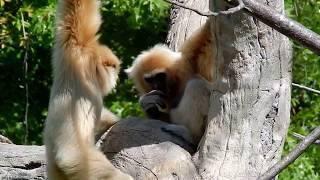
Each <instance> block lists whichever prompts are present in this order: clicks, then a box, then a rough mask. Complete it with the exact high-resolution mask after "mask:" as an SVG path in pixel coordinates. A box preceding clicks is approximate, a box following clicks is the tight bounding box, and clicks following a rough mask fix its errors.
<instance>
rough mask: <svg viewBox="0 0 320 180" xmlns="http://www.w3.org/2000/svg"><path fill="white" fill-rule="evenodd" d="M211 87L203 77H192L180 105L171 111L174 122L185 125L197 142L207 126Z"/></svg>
mask: <svg viewBox="0 0 320 180" xmlns="http://www.w3.org/2000/svg"><path fill="white" fill-rule="evenodd" d="M210 89H211V85H210V83H209V82H208V81H206V80H204V79H203V78H200V77H195V78H192V79H190V80H189V81H188V82H187V85H186V88H185V90H184V94H183V96H182V98H181V101H180V102H179V104H178V106H177V107H176V108H174V109H171V111H170V119H171V121H172V123H174V124H180V125H183V126H185V127H186V128H187V129H188V130H189V131H190V133H191V135H192V137H193V138H194V141H195V142H199V141H200V139H201V137H202V135H203V133H204V130H205V128H206V120H207V115H208V111H209V103H210Z"/></svg>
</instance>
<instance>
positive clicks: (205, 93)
mask: <svg viewBox="0 0 320 180" xmlns="http://www.w3.org/2000/svg"><path fill="white" fill-rule="evenodd" d="M213 63H214V61H213V47H212V35H211V32H210V22H209V21H208V22H207V23H206V24H205V25H204V26H203V27H201V28H200V29H199V30H198V31H196V32H195V33H193V35H192V36H191V37H190V38H188V39H187V40H186V42H184V44H183V45H182V47H181V50H180V52H174V51H172V50H170V49H169V48H168V47H167V46H165V45H156V46H155V47H153V48H151V49H150V50H148V51H146V52H143V53H142V54H141V55H139V56H138V57H137V58H136V60H135V61H134V62H133V65H132V67H130V68H129V69H127V70H126V72H127V73H128V75H129V77H130V78H132V79H133V81H134V84H135V86H136V88H137V89H138V91H139V92H140V94H142V95H144V94H146V93H148V92H150V91H151V90H152V87H151V86H150V84H148V83H147V82H146V81H145V79H144V77H146V75H148V74H154V73H155V74H156V73H158V72H165V73H166V75H167V82H166V84H167V92H166V93H167V94H166V95H167V99H166V101H167V104H168V105H169V114H170V121H171V122H172V123H175V124H182V125H184V126H186V127H187V128H188V129H189V130H190V131H191V133H192V135H193V136H194V137H195V140H196V141H198V140H199V139H200V137H201V136H202V133H203V129H204V128H203V126H204V120H205V118H206V116H207V112H208V106H209V93H210V87H211V85H210V82H212V81H213V71H214V70H213V67H214V65H213ZM182 94H183V96H182V98H181V100H180V101H179V104H178V106H177V107H175V105H174V104H175V103H176V102H175V101H176V100H175V99H177V97H179V96H181V95H182Z"/></svg>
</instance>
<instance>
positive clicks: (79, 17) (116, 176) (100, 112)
mask: <svg viewBox="0 0 320 180" xmlns="http://www.w3.org/2000/svg"><path fill="white" fill-rule="evenodd" d="M99 7H100V3H99V2H98V1H97V0H59V1H58V9H57V14H56V24H55V25H56V27H55V42H54V47H53V57H52V66H53V85H52V88H51V95H50V101H49V109H48V116H47V119H46V124H45V130H44V142H45V146H46V156H47V173H48V178H49V179H50V180H52V179H53V180H65V179H68V180H72V179H74V180H91V179H92V180H98V179H104V180H132V179H133V178H132V177H131V176H129V175H127V174H125V173H123V172H121V171H120V170H118V169H116V168H115V167H114V166H113V165H112V164H111V163H110V161H109V160H108V159H107V158H106V157H105V155H104V154H103V153H102V152H100V151H99V150H97V149H96V147H95V146H94V141H95V140H94V133H95V132H94V131H95V130H97V129H101V127H103V128H105V127H109V126H110V125H111V124H113V123H115V122H116V120H117V117H116V116H115V115H113V114H112V113H111V112H109V111H108V110H107V109H103V97H104V96H105V95H107V94H108V93H109V92H110V91H111V90H112V89H113V88H114V87H115V85H116V81H117V78H118V72H119V65H120V61H119V60H118V58H117V57H116V56H115V55H114V54H113V53H112V51H111V50H110V49H109V48H108V47H106V46H104V45H102V44H100V43H99V41H98V39H99V37H98V36H97V35H96V33H97V31H98V30H99V28H100V24H101V17H100V13H99ZM98 126H99V127H98Z"/></svg>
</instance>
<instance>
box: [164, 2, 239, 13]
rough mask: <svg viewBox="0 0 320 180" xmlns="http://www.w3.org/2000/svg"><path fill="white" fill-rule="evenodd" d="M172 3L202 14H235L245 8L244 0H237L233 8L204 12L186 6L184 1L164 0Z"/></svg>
mask: <svg viewBox="0 0 320 180" xmlns="http://www.w3.org/2000/svg"><path fill="white" fill-rule="evenodd" d="M164 1H166V2H168V3H170V4H173V5H176V6H179V7H182V8H184V9H188V10H191V11H193V12H195V13H197V14H199V15H200V16H218V15H227V14H233V13H236V12H238V11H240V10H241V9H243V8H244V4H243V2H242V0H237V1H238V5H237V6H235V7H233V8H230V9H228V10H226V11H219V12H212V11H207V12H203V11H200V10H198V9H195V8H192V7H189V6H186V5H184V4H183V3H179V2H177V1H172V0H164Z"/></svg>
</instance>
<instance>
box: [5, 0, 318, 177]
mask: <svg viewBox="0 0 320 180" xmlns="http://www.w3.org/2000/svg"><path fill="white" fill-rule="evenodd" d="M55 4H56V0H24V1H17V0H0V27H1V28H0V48H1V51H0V72H1V74H0V89H1V96H0V102H1V103H0V134H3V135H5V136H7V137H9V138H10V139H11V140H13V141H14V142H15V143H17V144H42V129H43V123H44V120H45V118H46V115H47V106H48V98H49V90H50V85H51V65H50V57H51V46H52V40H53V20H54V16H55V14H54V12H55ZM285 5H286V12H287V14H288V15H289V16H290V17H291V18H293V19H295V20H297V21H299V22H301V23H302V24H303V25H305V26H306V27H308V28H310V29H312V30H313V31H315V32H317V33H320V26H319V24H320V10H319V9H320V1H319V0H285ZM102 6H103V7H102V15H103V20H104V23H103V25H102V29H101V34H102V37H101V40H102V41H103V42H104V43H105V44H107V45H109V46H110V48H111V49H113V50H114V51H115V53H116V54H117V55H118V56H119V57H121V59H122V61H123V63H122V69H125V68H127V67H128V66H129V65H130V64H131V62H132V61H133V59H134V57H135V56H136V55H137V54H138V53H139V52H140V51H141V50H144V49H147V48H148V47H150V46H152V45H154V44H156V43H159V42H163V41H164V38H165V37H166V32H167V30H166V29H167V24H168V22H167V18H168V4H166V3H165V2H163V1H162V0H102ZM23 19H24V22H23ZM23 29H24V30H25V33H24V30H23ZM293 44H294V58H293V62H294V64H293V81H294V82H296V83H299V84H304V85H306V86H309V87H312V88H315V89H320V71H319V69H320V58H319V56H317V55H315V54H314V53H312V52H311V51H309V50H307V49H305V48H304V47H302V46H301V45H299V44H298V43H295V42H294V43H293ZM26 55H27V58H26V60H27V63H25V62H24V59H25V56H26ZM26 64H27V66H28V69H27V74H25V66H26ZM119 79H120V80H119V83H118V86H117V88H116V89H115V90H114V91H113V93H112V94H110V95H109V96H108V98H107V99H106V101H105V104H106V106H107V107H108V108H110V109H111V110H112V111H113V112H115V113H116V114H118V115H119V116H121V117H128V116H142V115H143V114H142V112H141V109H140V107H139V105H138V103H137V101H138V97H137V92H136V91H135V90H134V89H133V87H132V82H131V81H129V80H128V79H127V76H126V75H125V74H124V73H123V71H121V73H120V78H119ZM26 84H27V85H28V87H29V94H28V100H29V103H30V106H29V111H28V136H27V137H26V140H27V141H25V140H24V139H25V135H26V134H27V133H26V132H27V131H26V125H25V123H24V118H25V110H26V108H25V107H26ZM319 115H320V96H319V95H315V94H313V93H310V92H306V91H303V90H301V89H297V88H295V87H293V94H292V123H291V125H290V128H289V135H288V138H287V141H286V143H285V148H284V155H285V154H287V153H288V152H289V151H291V150H292V149H293V148H294V147H295V146H296V145H297V143H298V140H296V139H294V138H292V136H290V133H291V132H297V133H301V134H304V135H306V134H308V133H309V132H310V131H311V130H312V128H313V127H315V126H319V125H320V116H319ZM319 152H320V148H319V146H312V147H311V148H309V149H308V151H307V152H306V153H305V154H304V155H303V156H301V157H300V158H299V159H298V160H297V161H296V162H295V163H294V164H293V165H291V166H289V168H288V169H286V170H285V171H284V172H282V173H281V174H280V177H279V179H282V180H289V179H290V180H300V179H301V180H302V179H320V174H319V172H320V153H319Z"/></svg>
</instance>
